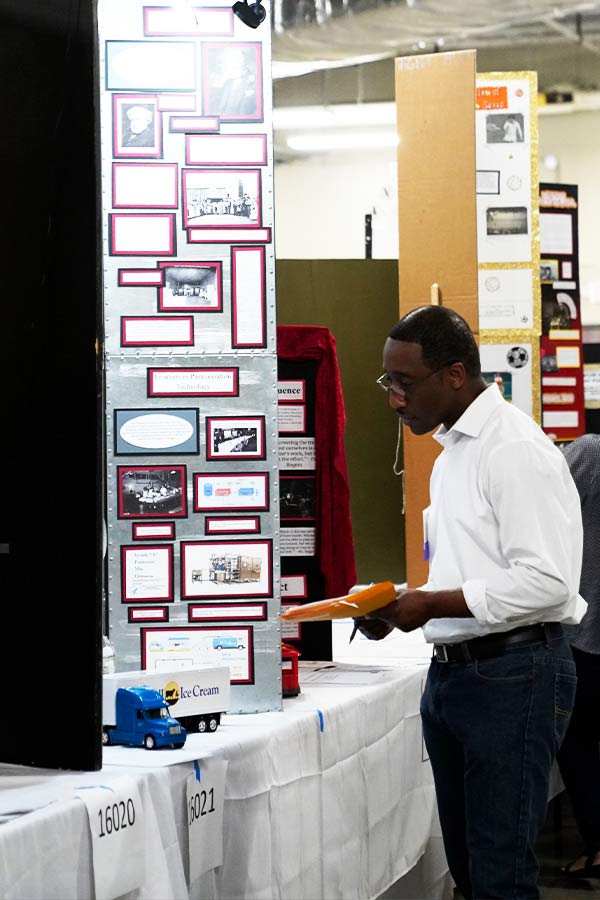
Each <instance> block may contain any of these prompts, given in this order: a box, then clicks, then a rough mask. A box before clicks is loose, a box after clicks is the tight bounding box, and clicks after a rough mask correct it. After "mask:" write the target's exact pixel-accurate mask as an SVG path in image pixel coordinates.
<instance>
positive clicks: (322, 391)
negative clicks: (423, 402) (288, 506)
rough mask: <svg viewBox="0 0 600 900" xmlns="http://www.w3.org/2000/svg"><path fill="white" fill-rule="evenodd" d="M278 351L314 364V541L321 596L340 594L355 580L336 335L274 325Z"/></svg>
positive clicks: (310, 327) (312, 328)
mask: <svg viewBox="0 0 600 900" xmlns="http://www.w3.org/2000/svg"><path fill="white" fill-rule="evenodd" d="M277 355H278V357H279V358H280V359H288V360H294V361H296V362H301V361H302V360H317V362H318V368H317V376H316V391H315V394H316V404H315V407H316V408H315V455H316V504H317V520H316V534H315V539H316V549H317V554H318V562H319V566H320V568H321V572H322V574H323V577H324V591H325V597H326V598H330V597H340V596H342V595H343V594H347V593H348V591H349V590H350V588H351V587H352V586H353V585H354V584H355V583H356V564H355V560H354V542H353V539H352V520H351V517H350V489H349V484H348V470H347V467H346V455H345V453H344V428H345V426H346V412H345V409H344V397H343V394H342V384H341V381H340V374H339V369H338V363H337V355H336V350H335V338H334V337H333V335H332V334H331V332H330V331H329V329H328V328H325V327H324V326H322V325H278V326H277Z"/></svg>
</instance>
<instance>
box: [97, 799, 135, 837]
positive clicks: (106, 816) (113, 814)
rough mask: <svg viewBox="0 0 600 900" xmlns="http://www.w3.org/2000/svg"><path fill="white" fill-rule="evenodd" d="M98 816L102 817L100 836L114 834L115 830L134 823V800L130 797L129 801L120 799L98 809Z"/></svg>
mask: <svg viewBox="0 0 600 900" xmlns="http://www.w3.org/2000/svg"><path fill="white" fill-rule="evenodd" d="M98 817H99V819H100V834H99V837H106V836H107V835H109V834H112V833H113V831H120V830H121V829H122V828H127V826H128V825H133V823H134V822H135V806H134V804H133V800H131V798H130V799H129V800H127V803H125V801H124V800H119V802H118V803H113V804H112V806H111V805H109V806H107V807H106V808H105V809H100V810H98Z"/></svg>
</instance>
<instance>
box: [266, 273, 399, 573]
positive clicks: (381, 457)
mask: <svg viewBox="0 0 600 900" xmlns="http://www.w3.org/2000/svg"><path fill="white" fill-rule="evenodd" d="M275 274H276V291H277V323H278V325H324V326H325V327H326V328H328V329H329V330H330V331H331V333H332V334H333V336H334V338H335V340H336V347H337V356H338V364H339V368H340V377H341V380H342V388H343V392H344V404H345V407H346V419H347V422H346V432H345V439H344V443H345V448H346V459H347V463H348V477H349V480H350V504H351V511H352V526H353V532H354V552H355V557H356V566H357V577H358V582H359V583H360V584H368V583H369V582H371V581H387V580H391V581H394V582H396V583H398V582H403V581H404V580H405V558H404V517H403V515H402V484H401V479H400V478H399V477H398V476H397V475H394V474H393V471H392V466H393V463H394V458H395V454H396V443H397V439H398V419H397V418H396V417H395V416H394V415H393V413H392V411H391V410H390V407H389V405H388V402H387V399H386V397H385V395H384V393H383V391H382V390H381V389H380V388H378V387H377V385H376V384H375V379H376V378H377V377H378V376H379V375H380V374H381V358H382V351H383V344H384V343H385V339H386V337H387V335H388V332H389V330H390V328H391V326H392V325H393V324H394V323H395V322H396V320H397V319H398V263H397V261H396V260H388V259H364V260H362V259H341V260H338V259H331V260H330V259H324V260H304V259H284V260H277V262H276V272H275Z"/></svg>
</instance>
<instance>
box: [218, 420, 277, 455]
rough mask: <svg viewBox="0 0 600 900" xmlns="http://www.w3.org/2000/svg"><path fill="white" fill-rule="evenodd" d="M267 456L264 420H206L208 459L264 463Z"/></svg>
mask: <svg viewBox="0 0 600 900" xmlns="http://www.w3.org/2000/svg"><path fill="white" fill-rule="evenodd" d="M265 455H266V454H265V417H264V416H227V417H222V418H213V417H211V416H207V418H206V458H207V459H264V458H265Z"/></svg>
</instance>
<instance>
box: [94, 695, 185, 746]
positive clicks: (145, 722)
mask: <svg viewBox="0 0 600 900" xmlns="http://www.w3.org/2000/svg"><path fill="white" fill-rule="evenodd" d="M111 705H112V708H113V709H114V720H115V722H114V725H112V726H111V727H110V728H107V727H105V728H103V730H102V743H103V744H129V745H130V746H132V747H145V748H146V750H154V748H155V747H183V745H184V744H185V739H186V730H185V728H184V727H183V725H181V724H180V723H179V722H178V721H177V719H173V718H172V717H171V715H170V713H169V704H168V703H167V701H166V700H165V699H164V697H162V696H161V694H159V692H158V691H156V690H154V688H150V687H126V688H123V687H120V688H118V689H117V692H116V694H115V695H114V698H113V701H112V704H111Z"/></svg>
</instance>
